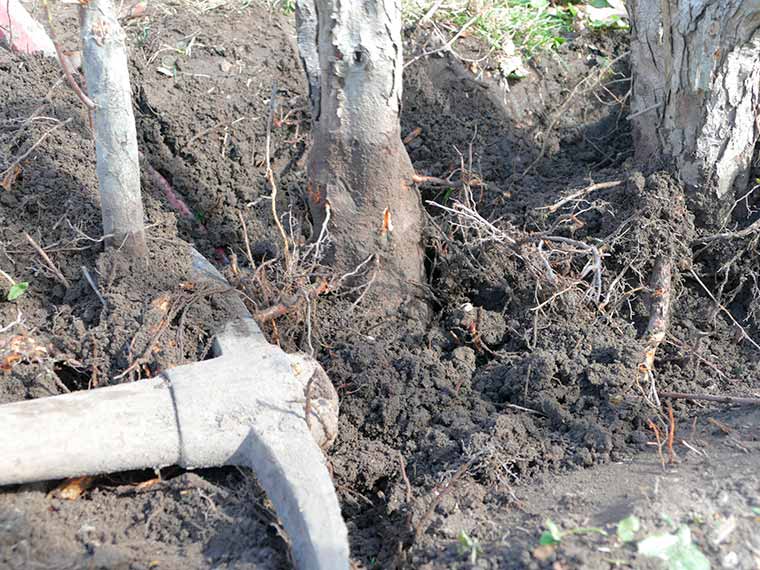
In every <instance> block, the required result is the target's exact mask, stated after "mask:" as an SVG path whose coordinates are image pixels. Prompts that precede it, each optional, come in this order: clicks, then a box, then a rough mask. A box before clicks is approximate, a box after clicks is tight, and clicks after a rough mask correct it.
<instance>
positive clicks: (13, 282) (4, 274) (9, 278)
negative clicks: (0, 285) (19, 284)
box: [0, 269, 16, 287]
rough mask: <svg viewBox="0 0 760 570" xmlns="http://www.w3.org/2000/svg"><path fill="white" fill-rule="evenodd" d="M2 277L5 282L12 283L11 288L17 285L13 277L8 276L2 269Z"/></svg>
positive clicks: (0, 272) (0, 275) (0, 274)
mask: <svg viewBox="0 0 760 570" xmlns="http://www.w3.org/2000/svg"><path fill="white" fill-rule="evenodd" d="M0 277H2V278H3V279H5V280H6V281H7V282H8V283H10V286H11V287H13V286H14V285H15V284H16V280H15V279H14V278H13V277H11V276H10V275H8V274H7V273H6V272H5V271H3V270H2V269H0Z"/></svg>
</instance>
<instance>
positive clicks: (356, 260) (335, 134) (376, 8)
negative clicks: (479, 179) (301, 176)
mask: <svg viewBox="0 0 760 570" xmlns="http://www.w3.org/2000/svg"><path fill="white" fill-rule="evenodd" d="M296 14H297V23H298V44H299V49H300V52H301V58H302V60H303V62H304V68H305V70H306V74H307V77H308V79H309V85H310V94H311V103H312V118H313V144H312V148H311V154H310V158H309V185H308V188H307V197H308V200H309V205H310V208H311V211H312V216H313V218H314V221H315V227H316V228H320V227H321V225H322V222H323V221H324V219H325V213H326V208H327V207H329V208H330V227H329V231H330V233H331V235H332V237H333V242H334V252H333V254H334V260H333V261H334V263H335V265H336V268H337V269H338V270H341V271H350V270H352V269H354V268H355V267H356V266H357V265H359V264H360V263H362V262H363V261H365V260H366V259H367V258H369V256H375V257H374V260H375V261H376V262H377V264H378V272H377V275H376V278H375V285H373V286H374V287H375V290H376V291H381V292H382V298H375V302H380V303H381V304H382V305H383V306H384V308H385V309H391V310H392V309H394V308H397V307H398V306H399V305H400V304H402V303H403V302H404V300H405V297H408V295H409V294H410V293H411V292H412V291H413V288H414V287H413V283H414V282H417V283H421V282H423V281H424V265H423V250H422V243H421V241H422V205H421V200H420V197H419V194H418V192H417V190H416V189H415V187H414V185H413V183H412V175H413V174H414V170H413V168H412V164H411V161H410V160H409V157H408V155H407V153H406V149H405V148H404V146H403V144H402V142H401V133H400V126H399V114H400V110H401V86H402V84H401V75H402V70H403V63H402V53H401V52H402V44H401V7H400V4H399V2H398V1H397V0H364V1H362V0H348V1H342V2H337V1H336V0H299V2H298V4H297V12H296Z"/></svg>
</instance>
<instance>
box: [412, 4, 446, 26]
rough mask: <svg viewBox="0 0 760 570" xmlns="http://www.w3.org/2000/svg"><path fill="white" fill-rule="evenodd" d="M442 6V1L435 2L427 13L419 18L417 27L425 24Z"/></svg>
mask: <svg viewBox="0 0 760 570" xmlns="http://www.w3.org/2000/svg"><path fill="white" fill-rule="evenodd" d="M442 5H443V0H435V2H434V3H433V5H432V6H431V7H430V8H429V9H428V11H427V12H425V14H424V15H423V16H422V18H420V21H419V22H418V25H424V24H426V23H427V22H429V21H430V20H431V19H432V18H433V15H434V14H435V13H436V12H437V11H438V9H439V8H440V7H441V6H442Z"/></svg>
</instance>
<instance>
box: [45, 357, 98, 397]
mask: <svg viewBox="0 0 760 570" xmlns="http://www.w3.org/2000/svg"><path fill="white" fill-rule="evenodd" d="M53 372H55V375H56V376H58V379H59V380H60V381H61V382H62V383H63V385H64V386H66V388H68V389H69V390H71V391H72V392H78V391H80V390H87V389H88V388H89V387H90V379H91V378H92V371H91V370H88V369H78V368H74V367H73V366H70V365H68V364H66V363H63V362H58V363H56V364H55V366H53Z"/></svg>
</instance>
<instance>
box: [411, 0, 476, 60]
mask: <svg viewBox="0 0 760 570" xmlns="http://www.w3.org/2000/svg"><path fill="white" fill-rule="evenodd" d="M486 11H487V10H481V11H480V12H478V13H477V14H475V15H474V16H473V17H472V18H470V19H469V20H467V22H466V23H465V24H464V26H462V27H461V28H459V31H458V32H457V33H456V34H455V35H454V37H452V38H451V39H450V40H449V41H447V42H446V43H445V44H443V45H442V46H441V47H438V48H436V49H433V50H429V51H425V52H423V53H421V54H420V55H418V56H416V57H413V58H412V59H410V60H409V61H407V62H406V63H405V64H404V69H406V68H407V67H409V66H410V65H412V64H413V63H415V62H416V61H419V60H420V59H423V58H426V57H429V56H431V55H433V54H436V53H439V52H442V51H445V50H448V49H450V48H451V46H453V45H454V43H455V42H456V41H457V40H458V39H459V38H460V37H461V36H462V34H464V33H465V32H466V31H467V28H469V27H470V26H472V25H473V24H474V23H475V22H476V20H477V19H478V18H480V17H481V16H482V15H483V14H484V13H485V12H486Z"/></svg>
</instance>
